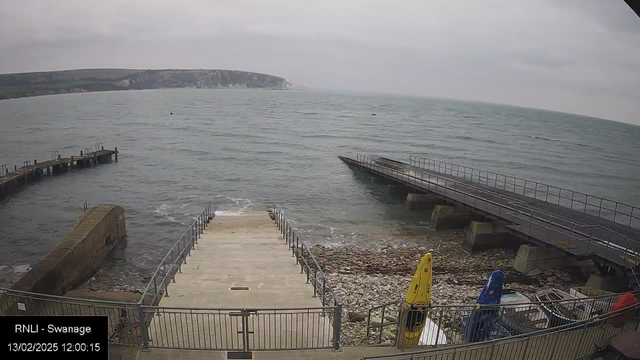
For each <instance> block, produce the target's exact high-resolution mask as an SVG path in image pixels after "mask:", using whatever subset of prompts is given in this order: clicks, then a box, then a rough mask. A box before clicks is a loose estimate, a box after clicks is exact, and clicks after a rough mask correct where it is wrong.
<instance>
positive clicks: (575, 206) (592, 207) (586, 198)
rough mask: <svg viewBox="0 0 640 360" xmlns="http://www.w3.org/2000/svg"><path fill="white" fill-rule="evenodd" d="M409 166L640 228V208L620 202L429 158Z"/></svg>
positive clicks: (411, 158) (416, 160)
mask: <svg viewBox="0 0 640 360" xmlns="http://www.w3.org/2000/svg"><path fill="white" fill-rule="evenodd" d="M409 164H410V165H411V166H416V167H419V168H423V169H427V170H430V171H434V172H438V173H441V174H445V175H450V176H454V177H457V178H460V179H464V180H468V181H472V182H475V183H478V184H482V185H486V186H490V187H493V188H497V189H501V190H504V191H508V192H512V193H514V194H519V195H524V196H527V197H531V198H534V199H538V200H543V201H546V202H548V203H551V204H556V205H559V206H562V207H566V208H569V209H572V210H576V211H581V212H583V213H588V214H591V215H594V216H597V217H600V218H603V219H607V220H611V221H614V222H617V223H619V224H623V225H627V226H631V227H635V228H640V208H638V207H636V206H632V205H628V204H625V203H621V202H619V201H614V200H608V199H605V198H601V197H599V196H594V195H589V194H585V193H582V192H579V191H574V190H569V189H564V188H561V187H558V186H553V185H548V184H545V183H542V182H538V181H533V180H526V179H521V178H518V177H514V176H509V175H503V174H499V173H494V172H491V171H486V170H480V169H474V168H471V167H468V166H461V165H457V164H451V163H447V162H443V161H438V160H433V159H429V158H419V157H416V156H410V157H409Z"/></svg>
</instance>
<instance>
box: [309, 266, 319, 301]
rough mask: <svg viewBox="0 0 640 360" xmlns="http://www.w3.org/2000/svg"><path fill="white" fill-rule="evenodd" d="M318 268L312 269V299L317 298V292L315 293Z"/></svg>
mask: <svg viewBox="0 0 640 360" xmlns="http://www.w3.org/2000/svg"><path fill="white" fill-rule="evenodd" d="M307 277H308V276H307ZM317 279H318V268H317V267H314V269H313V297H318V291H317V289H316V288H317V286H318V280H317Z"/></svg>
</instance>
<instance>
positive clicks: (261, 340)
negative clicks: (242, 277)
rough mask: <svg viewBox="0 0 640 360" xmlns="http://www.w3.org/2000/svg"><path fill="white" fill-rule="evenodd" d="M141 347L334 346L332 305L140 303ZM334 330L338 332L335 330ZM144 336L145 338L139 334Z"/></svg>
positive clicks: (244, 348)
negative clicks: (181, 305)
mask: <svg viewBox="0 0 640 360" xmlns="http://www.w3.org/2000/svg"><path fill="white" fill-rule="evenodd" d="M142 310H143V311H144V318H145V319H147V320H148V326H147V329H148V335H146V339H147V341H146V342H143V345H142V348H143V349H144V348H147V347H149V348H169V349H194V350H226V351H237V352H245V353H249V352H251V351H254V350H301V349H335V350H337V349H339V344H340V343H339V341H340V340H339V339H340V337H339V331H340V329H339V327H338V328H336V327H335V325H334V323H333V320H332V319H335V318H336V317H335V316H334V313H335V311H336V310H337V307H333V306H325V307H317V308H277V309H267V308H265V309H262V308H261V309H216V308H173V307H172V308H168V307H147V306H145V307H142ZM336 330H337V331H338V332H336ZM143 338H144V337H143Z"/></svg>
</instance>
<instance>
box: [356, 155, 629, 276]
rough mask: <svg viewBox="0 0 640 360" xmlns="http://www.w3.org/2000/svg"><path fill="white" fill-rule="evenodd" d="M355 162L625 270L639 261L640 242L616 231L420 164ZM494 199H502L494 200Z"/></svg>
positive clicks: (358, 159) (364, 159)
mask: <svg viewBox="0 0 640 360" xmlns="http://www.w3.org/2000/svg"><path fill="white" fill-rule="evenodd" d="M356 162H357V163H358V164H359V165H360V166H362V167H363V168H365V169H367V170H369V171H371V172H374V173H379V174H381V175H386V176H390V177H392V179H394V180H395V181H397V182H399V183H403V184H404V185H407V186H409V187H413V188H416V189H421V190H427V191H430V192H433V193H435V194H438V195H441V196H445V197H447V198H449V199H453V200H455V201H457V202H460V203H463V204H465V205H467V206H470V207H471V208H473V209H475V210H479V211H481V212H484V213H489V214H492V215H494V216H498V217H500V218H502V219H505V220H507V221H510V222H512V225H521V226H520V227H519V230H518V231H519V232H520V233H522V234H526V235H529V236H532V237H535V238H536V239H538V240H541V241H547V242H551V241H550V240H553V237H554V236H560V237H562V238H565V239H566V240H567V244H566V245H567V249H573V248H574V247H576V248H577V247H578V245H581V248H580V251H582V253H580V254H579V255H580V256H590V255H592V254H597V255H598V256H599V257H600V260H607V261H609V262H610V263H613V264H616V265H618V266H621V265H622V266H624V268H625V269H626V270H628V269H629V268H630V267H632V266H634V265H633V264H639V263H640V253H638V251H636V249H638V250H640V242H639V241H638V240H636V239H631V238H629V237H628V236H625V235H622V234H619V233H617V232H615V231H611V230H609V229H606V228H603V227H597V226H589V225H587V224H584V223H580V222H576V221H573V220H572V219H568V218H566V217H563V216H561V215H558V214H553V213H550V212H546V211H543V210H540V209H536V208H532V207H530V206H528V205H526V204H524V203H523V202H521V201H518V200H516V199H513V198H511V197H509V196H508V195H503V194H499V193H496V192H493V191H491V190H488V189H486V188H482V187H479V186H476V185H474V184H470V183H468V182H465V181H461V180H457V179H453V178H451V177H448V176H447V177H445V176H439V175H436V174H434V173H433V172H432V171H422V170H421V168H420V167H413V168H404V167H403V165H406V164H402V163H399V164H397V165H396V164H389V163H388V162H386V161H385V160H383V159H380V158H371V157H368V156H363V155H357V156H356ZM477 194H482V195H477ZM485 194H486V195H485ZM492 198H494V199H500V200H501V201H500V202H499V201H493V200H491V199H492ZM553 242H557V240H554V241H553ZM585 244H586V249H584V247H585ZM620 244H622V245H620ZM576 251H577V250H576Z"/></svg>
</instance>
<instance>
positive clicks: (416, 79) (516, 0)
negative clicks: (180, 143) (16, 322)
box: [0, 0, 640, 124]
mask: <svg viewBox="0 0 640 360" xmlns="http://www.w3.org/2000/svg"><path fill="white" fill-rule="evenodd" d="M97 67H118V68H144V69H146V68H223V69H237V70H248V71H255V72H263V73H268V74H273V75H279V76H283V77H285V78H287V80H289V81H290V82H294V83H299V84H303V85H306V86H308V87H312V88H324V89H337V90H341V89H344V90H367V91H384V92H396V93H406V94H415V95H426V96H436V97H446V98H456V99H466V100H477V101H488V102H495V103H504V104H513V105H521V106H529V107H535V108H543V109H551V110H559V111H566V112H572V113H578V114H585V115H591V116H596V117H603V118H607V119H612V120H619V121H625V122H631V123H635V124H640V116H639V115H638V114H640V101H639V100H640V18H638V17H637V16H636V15H635V13H633V11H632V10H631V9H630V8H629V7H628V6H627V5H626V4H625V3H624V1H623V0H526V1H524V0H482V1H477V0H460V1H451V0H384V1H382V0H370V1H365V0H339V1H338V0H313V1H307V0H182V1H175V0H172V1H163V0H99V1H94V0H55V1H45V0H21V1H17V0H0V72H2V73H9V72H27V71H42V70H61V69H74V68H97Z"/></svg>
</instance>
